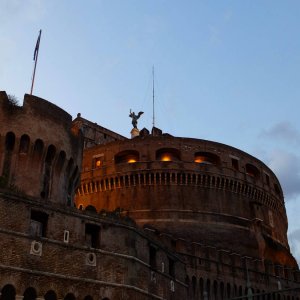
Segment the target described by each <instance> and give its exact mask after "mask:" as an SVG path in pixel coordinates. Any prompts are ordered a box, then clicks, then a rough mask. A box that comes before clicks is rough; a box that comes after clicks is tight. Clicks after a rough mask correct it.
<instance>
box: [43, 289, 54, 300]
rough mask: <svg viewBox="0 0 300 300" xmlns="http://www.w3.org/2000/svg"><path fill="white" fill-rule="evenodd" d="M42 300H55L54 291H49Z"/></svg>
mask: <svg viewBox="0 0 300 300" xmlns="http://www.w3.org/2000/svg"><path fill="white" fill-rule="evenodd" d="M44 299H45V300H57V296H56V293H55V292H54V291H52V290H50V291H48V292H47V293H46V294H45V296H44Z"/></svg>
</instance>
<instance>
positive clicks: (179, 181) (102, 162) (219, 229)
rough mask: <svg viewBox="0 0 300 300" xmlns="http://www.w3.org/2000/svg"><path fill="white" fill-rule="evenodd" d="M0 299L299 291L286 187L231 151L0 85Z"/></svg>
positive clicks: (288, 294) (292, 295) (265, 295)
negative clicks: (124, 126)
mask: <svg viewBox="0 0 300 300" xmlns="http://www.w3.org/2000/svg"><path fill="white" fill-rule="evenodd" d="M0 122H1V123H0V124H1V125H0V246H1V250H0V251H1V252H0V293H1V295H0V299H1V300H14V299H18V300H19V299H23V300H33V299H37V300H38V299H45V300H58V299H66V300H113V299H115V300H118V299H128V300H129V299H130V300H131V299H136V300H139V299H161V300H163V299H166V300H167V299H174V300H177V299H178V300H179V299H186V300H189V299H191V300H195V299H211V300H212V299H276V300H277V299H281V300H282V299H285V300H299V299H300V271H299V268H298V265H297V263H296V261H295V259H294V258H293V256H292V254H291V253H290V249H289V245H288V240H287V227H288V222H287V217H286V212H285V205H284V198H283V192H282V189H281V186H280V183H279V181H278V179H277V178H276V176H275V175H274V173H273V172H272V171H271V170H270V169H269V168H268V167H267V166H266V165H265V164H264V163H263V162H261V161H260V160H258V159H257V158H255V157H253V156H251V155H249V154H247V153H245V152H243V151H241V150H238V149H236V148H233V147H230V146H227V145H224V144H220V143H217V142H211V141H206V140H200V139H192V138H179V137H173V136H171V135H169V134H164V133H162V131H161V130H160V129H158V128H155V127H154V128H152V131H151V133H150V132H149V131H148V130H147V129H142V130H141V131H140V132H139V134H138V136H135V137H133V138H131V139H127V138H125V137H123V136H121V135H119V134H117V133H115V132H112V131H110V130H108V129H106V128H103V127H101V126H100V125H97V124H96V123H92V122H90V121H89V120H86V119H84V118H82V117H81V115H80V114H78V116H77V118H75V119H74V120H72V117H71V116H70V115H69V114H68V113H66V112H65V111H63V110H62V109H60V108H59V107H57V106H55V105H54V104H52V103H50V102H48V101H46V100H43V99H41V98H38V97H35V96H31V95H25V97H24V103H23V106H17V105H15V103H13V102H12V101H11V99H10V97H8V96H7V94H6V93H5V92H0Z"/></svg>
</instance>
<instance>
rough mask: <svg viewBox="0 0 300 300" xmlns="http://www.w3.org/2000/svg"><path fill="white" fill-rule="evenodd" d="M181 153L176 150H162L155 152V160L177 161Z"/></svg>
mask: <svg viewBox="0 0 300 300" xmlns="http://www.w3.org/2000/svg"><path fill="white" fill-rule="evenodd" d="M180 159H181V153H180V151H179V150H178V149H176V148H162V149H158V150H157V151H156V160H160V161H179V160H180Z"/></svg>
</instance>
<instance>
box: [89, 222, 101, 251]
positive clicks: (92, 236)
mask: <svg viewBox="0 0 300 300" xmlns="http://www.w3.org/2000/svg"><path fill="white" fill-rule="evenodd" d="M85 242H86V245H87V246H89V247H91V248H99V246H100V227H99V226H97V225H94V224H86V225H85Z"/></svg>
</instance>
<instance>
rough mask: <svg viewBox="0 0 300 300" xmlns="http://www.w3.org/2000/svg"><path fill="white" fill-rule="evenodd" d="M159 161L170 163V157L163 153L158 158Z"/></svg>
mask: <svg viewBox="0 0 300 300" xmlns="http://www.w3.org/2000/svg"><path fill="white" fill-rule="evenodd" d="M160 160H161V161H172V155H171V154H169V153H163V154H162V155H161V158H160Z"/></svg>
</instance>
